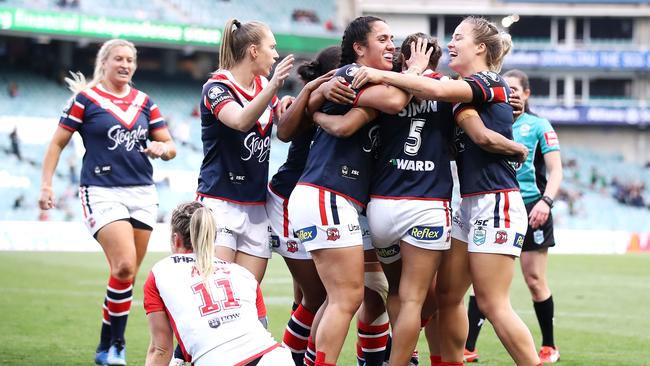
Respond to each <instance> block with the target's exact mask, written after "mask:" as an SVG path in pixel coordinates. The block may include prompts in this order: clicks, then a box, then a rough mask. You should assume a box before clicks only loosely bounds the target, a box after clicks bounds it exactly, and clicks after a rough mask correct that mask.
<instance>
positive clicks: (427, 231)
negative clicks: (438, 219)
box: [409, 226, 444, 240]
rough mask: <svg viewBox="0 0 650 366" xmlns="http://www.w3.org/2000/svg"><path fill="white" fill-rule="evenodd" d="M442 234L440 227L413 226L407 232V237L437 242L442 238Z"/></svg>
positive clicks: (442, 230) (442, 229)
mask: <svg viewBox="0 0 650 366" xmlns="http://www.w3.org/2000/svg"><path fill="white" fill-rule="evenodd" d="M443 232H444V228H443V227H442V226H415V227H413V228H412V229H411V230H410V231H409V235H411V236H412V237H414V238H415V239H418V240H438V239H440V238H442V233H443Z"/></svg>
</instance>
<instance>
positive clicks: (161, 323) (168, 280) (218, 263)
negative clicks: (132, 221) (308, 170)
mask: <svg viewBox="0 0 650 366" xmlns="http://www.w3.org/2000/svg"><path fill="white" fill-rule="evenodd" d="M171 226H172V237H171V243H172V248H171V250H172V253H173V254H172V255H171V256H169V257H167V258H165V259H163V260H161V261H159V262H158V263H156V264H155V265H154V266H153V268H152V269H151V272H150V273H149V277H148V278H147V282H146V283H145V286H144V308H145V312H146V313H147V317H148V319H149V328H150V331H151V343H150V345H149V350H148V352H147V360H146V365H148V366H153V365H163V366H167V365H168V364H169V361H170V360H171V357H172V353H173V339H172V334H175V335H176V339H177V340H178V343H179V344H180V346H181V349H182V350H183V353H185V359H191V362H192V363H193V364H194V365H196V366H204V365H210V366H232V365H236V366H252V365H257V366H264V365H273V366H278V365H279V366H292V365H293V360H292V358H291V352H290V351H289V350H288V349H287V348H284V347H282V346H281V345H280V344H279V343H278V342H276V341H275V340H274V339H273V337H272V336H271V334H270V333H269V332H268V331H267V330H266V308H265V306H264V300H263V298H262V292H261V290H260V287H259V284H258V283H257V281H256V280H255V277H254V276H253V274H252V273H250V272H249V271H247V270H246V269H245V268H244V267H241V266H239V265H237V264H234V263H227V262H224V261H222V260H220V259H218V258H215V257H214V256H213V254H212V253H214V244H213V243H214V235H215V229H214V228H215V222H214V219H213V216H212V213H211V212H210V209H209V208H207V207H205V206H203V204H201V203H200V202H186V203H182V204H180V205H179V206H178V207H176V209H175V210H174V212H173V213H172V222H171Z"/></svg>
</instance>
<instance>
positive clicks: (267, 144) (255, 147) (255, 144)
mask: <svg viewBox="0 0 650 366" xmlns="http://www.w3.org/2000/svg"><path fill="white" fill-rule="evenodd" d="M244 149H246V151H245V153H244V154H248V155H246V156H244V155H242V157H241V159H242V160H243V161H248V160H250V159H251V158H252V157H255V158H256V159H257V161H259V162H260V163H263V162H265V161H267V160H268V158H269V152H270V151H271V137H270V136H266V137H263V138H260V137H259V136H257V134H256V133H255V132H251V133H249V134H248V136H246V138H245V139H244Z"/></svg>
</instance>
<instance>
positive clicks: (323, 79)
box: [305, 69, 336, 93]
mask: <svg viewBox="0 0 650 366" xmlns="http://www.w3.org/2000/svg"><path fill="white" fill-rule="evenodd" d="M335 73H336V69H334V70H331V71H330V72H328V73H327V74H325V75H321V76H319V77H317V78H316V79H314V80H312V81H310V82H308V83H307V84H305V89H306V90H307V91H309V92H310V93H311V92H313V91H314V90H316V89H318V87H319V86H321V85H322V84H323V83H325V82H327V81H330V80H331V79H332V77H333V76H334V74H335Z"/></svg>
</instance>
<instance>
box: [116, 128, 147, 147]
mask: <svg viewBox="0 0 650 366" xmlns="http://www.w3.org/2000/svg"><path fill="white" fill-rule="evenodd" d="M107 135H108V139H109V140H111V141H113V146H111V147H109V148H108V149H109V150H115V149H117V147H118V146H120V145H124V147H125V148H126V151H131V150H133V147H134V146H135V144H136V143H138V142H139V141H142V142H143V143H144V142H145V141H146V140H147V130H146V129H144V128H142V127H141V126H138V128H137V129H135V130H133V131H128V130H126V129H124V128H122V126H120V125H115V126H113V127H111V128H110V129H109V130H108V133H107Z"/></svg>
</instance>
